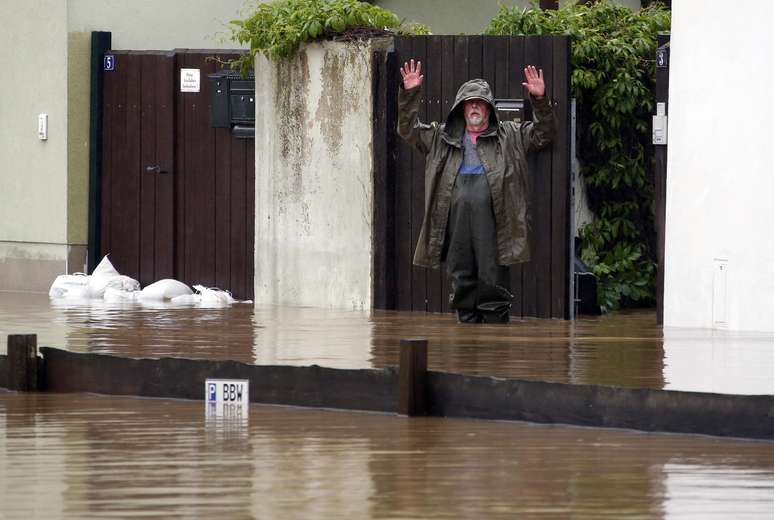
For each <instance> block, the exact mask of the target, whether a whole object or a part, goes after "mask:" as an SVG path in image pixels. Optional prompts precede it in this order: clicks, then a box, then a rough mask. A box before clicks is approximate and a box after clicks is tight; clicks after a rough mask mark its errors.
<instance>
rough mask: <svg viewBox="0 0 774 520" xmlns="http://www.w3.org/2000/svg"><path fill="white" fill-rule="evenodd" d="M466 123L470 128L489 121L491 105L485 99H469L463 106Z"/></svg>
mask: <svg viewBox="0 0 774 520" xmlns="http://www.w3.org/2000/svg"><path fill="white" fill-rule="evenodd" d="M462 109H463V111H464V112H465V122H466V123H467V124H468V125H470V126H479V125H481V124H483V123H484V122H485V121H489V103H487V102H486V101H484V100H483V99H475V98H474V99H468V100H466V101H465V103H464V105H463V106H462Z"/></svg>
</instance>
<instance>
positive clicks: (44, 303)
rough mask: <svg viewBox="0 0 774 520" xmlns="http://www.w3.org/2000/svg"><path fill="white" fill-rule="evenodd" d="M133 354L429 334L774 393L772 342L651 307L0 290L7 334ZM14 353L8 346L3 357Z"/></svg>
mask: <svg viewBox="0 0 774 520" xmlns="http://www.w3.org/2000/svg"><path fill="white" fill-rule="evenodd" d="M11 333H35V334H38V344H39V345H40V346H54V347H59V348H64V349H68V350H71V351H75V352H94V353H109V354H116V355H121V356H129V357H184V358H192V359H233V360H237V361H242V362H245V363H254V364H261V365H272V364H282V365H311V364H318V365H321V366H327V367H333V368H370V367H377V368H380V367H385V366H388V365H397V363H398V346H399V342H400V339H402V338H417V337H419V338H427V339H428V340H429V341H430V344H429V347H430V352H429V368H430V369H431V370H442V371H447V372H458V373H465V374H473V375H490V376H499V377H512V378H521V379H532V380H543V381H554V382H561V383H575V384H602V385H614V386H625V387H634V388H655V389H668V390H686V391H700V392H714V393H732V394H772V393H774V335H772V334H768V335H766V334H735V333H729V332H724V331H711V330H685V329H666V330H662V328H661V327H657V326H656V324H655V314H654V312H653V311H629V312H625V313H615V314H611V315H606V316H600V317H583V318H581V319H579V320H577V321H575V322H570V321H562V320H521V321H515V322H512V323H511V324H510V325H505V326H503V325H474V326H469V325H459V324H457V323H456V322H455V319H454V317H453V316H452V315H443V314H425V313H405V312H394V311H373V312H353V311H339V310H325V309H315V308H298V307H279V306H264V307H261V306H258V307H254V306H252V305H248V304H239V305H234V306H232V307H225V308H211V309H207V308H191V307H172V306H169V305H162V306H159V307H156V308H154V307H149V306H143V305H139V304H136V303H126V304H110V303H105V302H104V301H92V302H88V303H78V302H67V301H66V300H60V301H58V302H55V303H50V302H49V300H48V297H47V296H46V295H40V294H22V293H8V292H6V293H3V292H0V337H2V338H4V337H5V335H6V334H11ZM5 348H6V345H5V340H4V339H3V341H2V344H0V353H1V352H4V351H5Z"/></svg>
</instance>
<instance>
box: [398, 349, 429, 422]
mask: <svg viewBox="0 0 774 520" xmlns="http://www.w3.org/2000/svg"><path fill="white" fill-rule="evenodd" d="M398 413H399V414H401V415H409V416H411V415H427V340H426V339H402V340H400V370H399V375H398Z"/></svg>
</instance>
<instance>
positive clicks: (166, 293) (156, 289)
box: [139, 278, 193, 300]
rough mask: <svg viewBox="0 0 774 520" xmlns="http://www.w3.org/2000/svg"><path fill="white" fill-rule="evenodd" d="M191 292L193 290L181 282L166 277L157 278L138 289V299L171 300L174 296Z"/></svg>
mask: <svg viewBox="0 0 774 520" xmlns="http://www.w3.org/2000/svg"><path fill="white" fill-rule="evenodd" d="M184 294H193V291H192V290H191V288H190V287H188V286H187V285H186V284H184V283H183V282H180V281H177V280H172V279H171V278H167V279H164V280H159V281H158V282H154V283H152V284H150V285H149V286H147V287H146V288H145V289H143V290H142V291H140V297H139V298H140V300H171V299H172V298H174V297H176V296H182V295H184Z"/></svg>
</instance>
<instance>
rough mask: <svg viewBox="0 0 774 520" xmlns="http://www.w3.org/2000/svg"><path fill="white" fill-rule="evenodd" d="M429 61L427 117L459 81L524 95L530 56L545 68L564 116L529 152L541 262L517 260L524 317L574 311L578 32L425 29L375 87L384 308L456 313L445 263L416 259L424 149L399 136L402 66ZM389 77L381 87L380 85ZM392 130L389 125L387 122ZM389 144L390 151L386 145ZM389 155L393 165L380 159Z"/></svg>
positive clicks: (402, 41)
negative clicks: (573, 76) (573, 56)
mask: <svg viewBox="0 0 774 520" xmlns="http://www.w3.org/2000/svg"><path fill="white" fill-rule="evenodd" d="M411 58H414V59H418V60H420V61H422V64H423V69H422V70H423V73H424V76H425V79H424V98H423V99H422V102H421V108H420V114H419V116H420V118H421V119H422V120H423V121H443V120H445V118H446V115H447V114H448V111H449V110H450V109H451V107H452V105H453V103H454V98H455V95H456V93H457V89H458V88H459V86H460V85H461V84H462V83H463V82H465V81H467V80H468V79H472V78H484V79H485V80H487V81H488V82H489V84H490V85H491V86H492V88H493V90H494V95H495V97H497V98H510V99H513V98H523V97H525V94H524V92H523V87H522V81H523V75H524V72H523V70H524V66H525V65H527V64H532V65H535V66H536V67H538V68H542V69H543V71H544V74H545V79H546V86H547V89H548V95H549V96H550V97H551V99H552V101H553V103H554V109H555V111H556V115H557V118H558V121H559V128H558V135H557V138H556V140H555V141H554V143H553V145H552V146H551V147H550V148H548V149H545V150H543V151H541V152H539V153H537V154H534V155H533V156H532V157H531V158H530V159H529V178H530V185H531V196H530V213H531V237H530V238H531V244H532V261H531V262H529V263H526V264H522V265H518V266H514V267H512V268H511V289H512V291H513V292H514V293H515V294H516V301H515V303H514V307H513V310H512V314H513V315H514V316H530V317H540V318H551V317H553V318H569V306H570V301H571V300H570V299H569V285H570V283H569V281H570V277H569V271H570V241H571V231H570V225H569V222H570V219H569V215H570V213H569V212H570V196H571V194H570V179H571V177H570V161H569V149H570V147H569V140H568V139H569V128H570V127H569V121H570V120H569V106H570V102H569V74H570V69H569V39H568V38H567V37H566V36H541V37H532V36H527V37H508V36H421V37H400V38H396V39H395V51H394V53H393V55H392V56H389V57H387V59H386V60H383V62H385V63H386V64H387V65H386V66H383V67H382V68H381V69H380V68H378V67H377V69H376V70H377V73H376V75H377V76H378V77H375V79H374V93H375V98H374V99H375V104H376V106H375V147H374V150H375V154H374V155H375V161H376V163H377V164H376V168H375V176H376V179H375V188H376V190H375V198H376V211H375V213H374V222H375V229H376V230H377V231H376V233H375V237H376V239H375V244H374V245H375V249H374V251H375V258H374V270H375V277H374V280H375V283H374V295H375V300H374V301H375V306H376V307H377V308H388V309H398V310H415V311H427V312H449V310H450V309H449V302H448V294H449V285H448V281H447V278H446V275H445V271H444V270H443V269H442V270H440V271H439V270H430V269H424V268H420V267H416V266H413V265H412V258H413V253H414V248H415V246H416V242H417V237H418V235H419V229H420V226H421V224H422V221H421V219H422V215H423V209H424V157H423V156H422V155H421V154H419V153H417V152H415V151H414V150H413V149H411V148H410V147H409V146H408V145H406V144H405V143H404V142H403V141H401V140H400V139H399V138H398V137H397V136H395V123H396V120H395V116H396V107H395V102H394V99H395V98H396V97H397V94H398V85H399V82H398V78H399V76H398V74H397V67H399V66H400V64H402V63H403V62H405V61H407V60H409V59H411ZM379 85H384V86H386V95H384V96H381V95H379V90H378V88H377V86H379ZM382 124H384V125H385V126H386V130H384V131H383V132H382V134H380V133H379V129H378V128H377V125H382ZM380 150H383V151H380ZM380 162H383V163H384V164H380Z"/></svg>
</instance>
